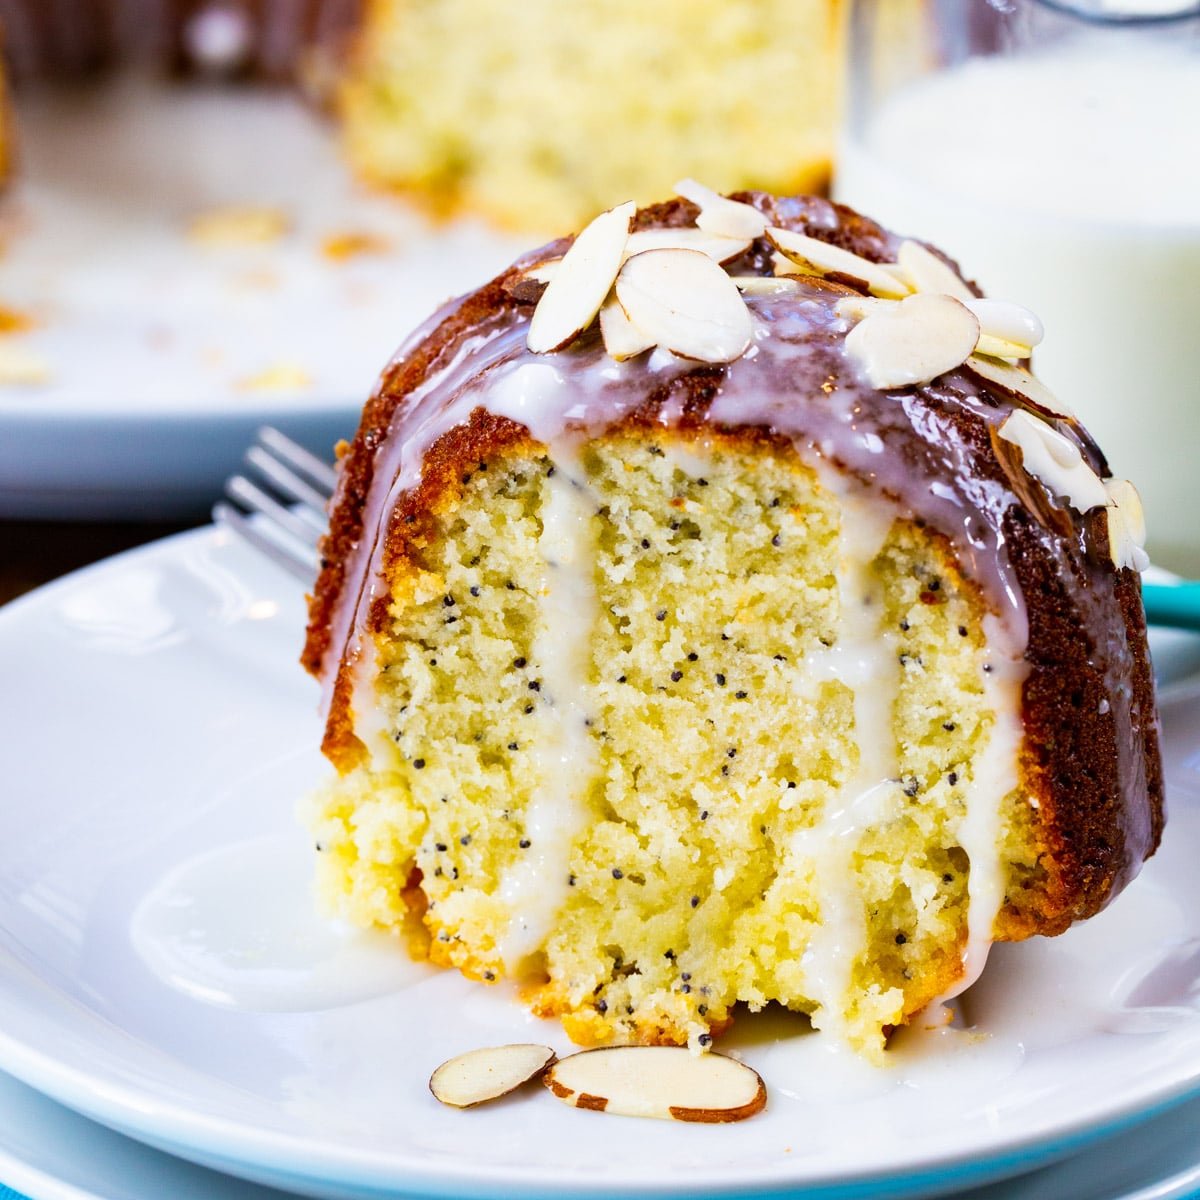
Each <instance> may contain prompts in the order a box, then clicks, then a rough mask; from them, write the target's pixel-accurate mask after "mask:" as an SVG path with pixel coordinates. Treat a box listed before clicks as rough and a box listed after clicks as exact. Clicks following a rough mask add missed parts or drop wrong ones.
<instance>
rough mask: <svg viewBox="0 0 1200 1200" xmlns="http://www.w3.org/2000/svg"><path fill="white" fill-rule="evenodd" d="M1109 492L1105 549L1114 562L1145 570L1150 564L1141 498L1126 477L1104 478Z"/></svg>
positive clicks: (1106, 510)
mask: <svg viewBox="0 0 1200 1200" xmlns="http://www.w3.org/2000/svg"><path fill="white" fill-rule="evenodd" d="M1104 490H1105V491H1106V492H1107V493H1108V504H1107V505H1106V506H1105V512H1106V514H1107V515H1108V549H1109V554H1111V556H1112V560H1113V563H1114V565H1116V566H1118V567H1129V568H1130V569H1131V570H1134V571H1144V570H1145V569H1146V568H1147V567H1148V566H1149V565H1150V556H1149V555H1148V554H1147V553H1146V550H1145V546H1146V514H1145V513H1144V512H1143V511H1142V498H1141V497H1140V496H1139V495H1138V492H1137V488H1135V487H1134V486H1133V484H1132V483H1130V482H1129V480H1128V479H1106V480H1105V481H1104Z"/></svg>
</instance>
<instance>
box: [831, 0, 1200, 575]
mask: <svg viewBox="0 0 1200 1200" xmlns="http://www.w3.org/2000/svg"><path fill="white" fill-rule="evenodd" d="M849 86H850V91H849V96H848V106H847V121H846V126H845V129H844V131H843V136H842V140H841V145H840V152H839V158H838V163H837V169H836V172H835V177H834V195H835V196H836V198H837V199H839V200H842V201H844V202H845V203H847V204H850V205H852V206H854V207H855V208H859V209H861V210H862V211H863V212H865V213H867V214H869V215H870V216H872V217H874V218H876V219H877V220H879V221H881V222H882V223H883V224H885V225H888V226H890V227H891V228H892V229H894V230H896V231H897V232H899V233H903V234H907V235H910V236H914V237H918V238H922V239H925V240H928V241H931V242H934V243H935V244H937V245H938V246H939V247H941V248H942V249H944V250H945V251H946V252H947V253H949V254H951V255H952V256H953V257H955V258H956V259H957V260H958V261H959V263H960V265H961V267H962V269H963V272H964V273H965V274H966V276H967V277H968V278H972V279H974V280H976V281H977V282H978V283H979V284H980V286H981V287H982V288H983V290H984V291H985V292H986V293H987V294H988V295H991V296H998V297H1002V298H1005V299H1010V300H1015V301H1017V302H1019V303H1021V304H1025V305H1027V306H1028V307H1029V308H1031V309H1033V310H1034V311H1035V312H1036V313H1037V314H1038V315H1039V316H1040V317H1041V318H1042V320H1043V322H1044V324H1045V327H1046V338H1045V341H1044V342H1043V344H1042V345H1041V346H1040V347H1038V349H1037V351H1036V352H1035V356H1034V365H1035V367H1036V369H1037V372H1038V374H1039V375H1040V376H1041V377H1042V379H1043V380H1044V381H1045V382H1046V383H1047V384H1049V385H1050V387H1052V388H1053V389H1054V390H1055V391H1056V392H1058V394H1059V395H1060V396H1061V398H1062V399H1063V400H1065V401H1066V402H1067V403H1068V404H1070V405H1071V406H1072V407H1073V408H1074V409H1075V410H1076V411H1077V412H1078V413H1079V416H1080V419H1081V420H1082V421H1083V423H1084V424H1085V425H1087V426H1088V428H1089V429H1090V430H1091V431H1092V433H1093V434H1095V436H1096V438H1097V440H1098V441H1099V442H1100V444H1101V446H1103V448H1104V449H1105V451H1106V453H1107V454H1108V457H1109V460H1110V463H1111V466H1112V468H1113V471H1114V472H1115V473H1116V474H1117V475H1121V476H1125V477H1127V478H1130V479H1132V480H1133V482H1134V483H1135V484H1136V485H1137V487H1138V489H1139V491H1140V492H1141V493H1142V497H1143V501H1144V503H1145V507H1146V515H1147V522H1148V528H1149V548H1150V551H1151V554H1152V555H1153V556H1154V557H1155V559H1156V561H1158V562H1160V563H1162V564H1163V565H1166V566H1170V567H1174V568H1175V569H1178V570H1183V571H1187V572H1190V573H1200V4H1196V3H1188V4H1180V3H1171V2H1170V0H1141V2H1140V3H1133V2H1127V3H1119V2H1117V0H1091V2H1090V3H1089V2H1083V0H1079V2H1074V3H1070V2H1068V0H1059V2H1055V3H1051V2H1049V0H942V2H938V0H932V2H926V3H914V0H895V2H892V0H858V2H857V3H855V4H854V5H853V7H852V11H851V32H850V85H849Z"/></svg>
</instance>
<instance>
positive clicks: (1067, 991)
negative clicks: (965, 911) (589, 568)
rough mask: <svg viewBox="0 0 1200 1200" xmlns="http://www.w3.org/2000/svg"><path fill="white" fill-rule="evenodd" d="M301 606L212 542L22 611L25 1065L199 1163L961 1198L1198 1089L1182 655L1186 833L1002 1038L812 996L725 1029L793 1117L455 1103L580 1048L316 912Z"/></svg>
mask: <svg viewBox="0 0 1200 1200" xmlns="http://www.w3.org/2000/svg"><path fill="white" fill-rule="evenodd" d="M303 617H304V610H303V598H302V596H301V594H300V589H299V588H297V587H296V586H295V585H293V584H292V583H290V582H289V581H288V580H287V579H286V578H285V577H283V576H282V575H281V574H279V573H278V572H277V571H276V570H275V569H274V568H273V567H272V566H271V565H270V564H269V563H266V562H263V561H261V560H259V559H257V558H256V557H255V556H254V555H253V553H252V552H250V551H249V550H247V549H245V548H244V547H242V546H241V545H238V544H235V543H232V542H230V541H229V540H228V539H227V538H226V536H225V535H224V534H222V533H220V532H218V531H215V530H211V529H209V530H202V531H199V532H196V533H193V534H188V535H184V536H182V537H179V538H175V539H171V540H168V541H166V542H161V543H158V544H156V545H153V546H150V547H147V548H144V549H142V550H139V551H135V552H132V553H130V554H127V555H124V556H122V557H120V558H117V559H113V560H110V561H109V562H107V563H103V564H100V565H98V566H97V567H94V568H91V569H89V570H87V571H85V572H82V573H80V574H78V575H76V576H73V577H71V578H68V579H66V580H64V581H61V582H59V583H57V584H54V585H52V586H50V587H48V588H45V589H43V590H42V591H40V592H38V593H35V594H34V595H32V596H30V597H27V598H25V599H23V600H20V601H17V602H15V603H13V604H11V605H9V606H8V607H7V608H6V609H4V610H2V611H0V678H3V679H4V681H5V683H6V685H7V688H8V695H9V697H10V702H9V705H8V706H7V711H6V716H5V721H4V723H3V728H0V756H2V759H3V761H4V763H5V767H6V772H5V774H6V779H5V786H4V789H3V791H2V792H0V821H2V822H3V828H4V831H5V836H4V838H3V839H0V1069H3V1070H5V1071H7V1072H9V1073H10V1074H12V1075H13V1076H15V1077H17V1078H18V1079H20V1080H21V1081H23V1082H24V1083H26V1084H28V1085H30V1086H32V1087H35V1088H37V1089H38V1090H39V1091H41V1092H43V1093H45V1094H46V1095H48V1096H50V1097H53V1098H54V1099H56V1100H58V1101H60V1102H61V1103H63V1104H65V1105H67V1106H69V1107H71V1108H73V1109H75V1110H77V1111H79V1112H81V1113H84V1114H86V1115H87V1116H90V1117H92V1118H94V1119H96V1120H98V1121H100V1122H102V1123H104V1124H106V1125H108V1126H110V1127H112V1128H114V1129H116V1130H118V1131H121V1132H123V1133H125V1134H128V1135H130V1136H132V1137H134V1138H136V1139H138V1140H140V1141H143V1142H145V1143H147V1144H149V1145H152V1146H156V1147H159V1148H162V1149H166V1150H168V1151H170V1152H171V1153H173V1154H176V1155H178V1156H180V1157H182V1158H186V1159H190V1160H192V1161H195V1162H199V1163H203V1164H207V1165H209V1166H213V1167H216V1168H217V1169H219V1170H221V1171H224V1172H228V1173H231V1174H233V1175H237V1176H240V1177H244V1178H247V1179H253V1180H257V1181H262V1182H267V1183H270V1184H272V1185H275V1186H279V1187H283V1188H286V1189H290V1190H293V1191H298V1192H302V1193H304V1194H308V1195H314V1196H326V1197H354V1198H356V1200H357V1198H361V1197H369V1196H380V1195H383V1194H388V1195H422V1196H443V1197H445V1196H454V1197H485V1198H488V1200H501V1198H510V1197H515V1196H521V1197H550V1196H553V1197H572V1198H580V1200H581V1198H584V1197H597V1196H612V1195H615V1194H621V1195H625V1196H638V1197H641V1196H659V1197H666V1196H688V1197H708V1196H711V1197H718V1196H720V1197H727V1196H728V1197H732V1196H735V1195H736V1196H752V1195H761V1196H766V1195H777V1194H781V1193H785V1192H788V1191H793V1190H803V1191H804V1192H805V1193H806V1194H811V1195H823V1196H826V1197H832V1196H839V1197H849V1196H854V1195H883V1194H887V1195H894V1196H900V1195H910V1196H916V1195H934V1194H939V1193H944V1192H946V1191H948V1190H952V1189H953V1188H962V1187H965V1186H968V1185H972V1184H978V1183H982V1182H984V1181H986V1180H988V1179H992V1178H999V1177H1001V1176H1003V1175H1006V1174H1007V1175H1012V1174H1016V1173H1018V1172H1022V1171H1029V1170H1032V1169H1033V1168H1035V1167H1038V1166H1040V1165H1044V1164H1046V1163H1048V1162H1050V1161H1052V1160H1054V1159H1056V1158H1063V1157H1065V1156H1066V1155H1067V1154H1068V1153H1070V1152H1072V1151H1074V1150H1078V1149H1082V1148H1085V1147H1087V1146H1088V1145H1089V1144H1090V1143H1096V1142H1098V1140H1099V1139H1100V1138H1102V1137H1105V1136H1108V1135H1110V1134H1114V1133H1117V1132H1119V1131H1120V1130H1122V1129H1124V1128H1126V1127H1128V1126H1131V1125H1133V1124H1134V1123H1136V1122H1138V1121H1141V1120H1144V1119H1146V1118H1148V1117H1149V1116H1151V1115H1153V1114H1155V1113H1156V1112H1158V1111H1160V1110H1163V1111H1165V1110H1166V1109H1167V1108H1168V1107H1169V1106H1171V1105H1172V1104H1176V1103H1180V1102H1182V1101H1184V1100H1185V1099H1187V1098H1188V1097H1190V1096H1192V1095H1194V1094H1197V1093H1200V872H1197V871H1196V870H1195V866H1194V863H1195V847H1196V846H1197V845H1200V688H1197V686H1196V685H1195V684H1194V683H1193V681H1191V680H1190V679H1189V678H1187V677H1183V676H1186V675H1187V672H1186V671H1184V672H1180V676H1181V677H1179V678H1177V679H1176V681H1175V682H1174V683H1173V684H1172V685H1171V686H1170V687H1169V688H1168V697H1167V699H1166V702H1165V703H1164V706H1163V715H1164V725H1165V734H1166V750H1167V772H1168V785H1169V797H1170V803H1171V808H1172V811H1171V820H1170V825H1169V828H1168V834H1167V838H1166V841H1165V843H1164V846H1163V848H1162V849H1161V850H1160V852H1159V853H1158V855H1156V857H1155V858H1154V859H1153V860H1152V861H1151V862H1150V863H1149V864H1147V866H1146V868H1145V869H1144V871H1143V872H1142V875H1141V876H1140V877H1139V878H1138V880H1137V881H1136V882H1135V883H1134V884H1133V885H1132V886H1131V887H1130V888H1129V889H1128V890H1127V891H1126V892H1125V893H1124V894H1123V895H1122V896H1121V897H1120V899H1119V900H1118V902H1116V903H1114V904H1113V905H1112V906H1110V907H1109V908H1108V909H1107V910H1106V911H1105V912H1103V913H1101V914H1100V915H1099V916H1097V917H1096V918H1094V919H1093V920H1091V921H1088V922H1086V923H1085V924H1083V925H1081V926H1079V927H1077V928H1075V929H1073V930H1071V931H1070V932H1069V933H1067V934H1065V935H1064V936H1062V937H1060V938H1056V939H1051V940H1045V941H1043V940H1035V941H1032V942H1029V943H1025V944H1022V945H1018V946H1000V947H997V948H996V950H995V951H994V953H993V957H992V961H991V962H990V964H989V967H988V970H987V972H986V973H985V976H984V978H983V979H982V980H981V981H980V983H979V984H978V985H976V987H975V988H973V989H972V990H971V992H970V993H969V994H968V995H967V996H966V997H965V998H964V1000H963V1002H962V1010H963V1017H964V1021H965V1024H966V1025H968V1026H970V1028H968V1029H957V1030H943V1031H940V1032H928V1031H922V1030H915V1031H912V1032H907V1031H906V1032H905V1033H904V1034H902V1035H900V1036H899V1037H898V1039H897V1044H896V1045H895V1046H894V1048H893V1049H892V1050H890V1051H889V1060H890V1065H889V1066H888V1067H887V1068H886V1069H882V1070H881V1069H878V1068H874V1067H870V1066H867V1065H865V1064H863V1063H861V1062H859V1061H857V1060H856V1059H854V1058H853V1057H852V1056H847V1055H845V1054H842V1053H839V1052H836V1051H835V1050H833V1049H831V1047H830V1046H829V1045H828V1044H827V1043H826V1042H825V1041H824V1040H823V1039H822V1038H820V1037H819V1036H815V1035H812V1034H811V1033H806V1032H805V1023H804V1022H803V1021H801V1020H799V1019H795V1018H791V1017H789V1016H788V1015H787V1014H781V1013H771V1012H768V1013H764V1014H761V1015H759V1016H758V1017H747V1018H745V1019H741V1020H739V1022H738V1024H737V1026H736V1027H735V1028H734V1030H733V1031H731V1035H730V1036H729V1037H727V1038H726V1039H723V1044H724V1047H725V1048H726V1049H727V1050H729V1051H730V1052H732V1053H735V1054H737V1055H739V1056H741V1057H744V1058H745V1059H746V1061H748V1062H750V1063H751V1064H752V1065H753V1066H755V1067H756V1068H757V1069H758V1070H759V1071H760V1073H761V1074H762V1075H763V1077H764V1078H765V1079H766V1082H767V1086H768V1089H769V1092H770V1096H771V1101H770V1104H769V1106H768V1109H767V1111H766V1112H765V1113H763V1114H761V1115H760V1116H758V1117H756V1118H754V1119H753V1120H750V1121H746V1122H743V1123H741V1124H738V1125H732V1126H723V1127H719V1128H703V1127H696V1126H686V1125H681V1124H678V1123H673V1122H654V1121H637V1120H629V1119H615V1118H611V1117H605V1116H602V1115H598V1114H595V1113H588V1112H581V1111H579V1110H576V1109H572V1108H568V1107H567V1106H565V1105H561V1104H558V1103H557V1102H555V1101H554V1100H553V1098H551V1097H550V1096H549V1095H548V1094H546V1093H545V1092H544V1091H543V1090H541V1089H537V1088H534V1089H530V1090H528V1091H526V1092H524V1093H522V1094H519V1095H515V1096H513V1097H510V1098H508V1099H507V1100H505V1101H502V1102H500V1103H497V1104H495V1105H489V1106H486V1107H484V1108H481V1109H478V1110H472V1111H469V1112H459V1111H452V1110H449V1109H446V1108H443V1107H441V1106H439V1105H438V1104H437V1103H436V1101H434V1100H433V1099H432V1097H431V1096H430V1095H429V1093H428V1091H427V1089H426V1080H427V1079H428V1076H429V1073H430V1071H431V1069H432V1068H433V1067H434V1066H435V1065H436V1064H437V1063H438V1062H440V1061H442V1060H443V1059H445V1058H447V1057H449V1056H450V1055H452V1054H454V1053H457V1052H460V1051H462V1050H465V1049H469V1048H474V1047H478V1046H483V1045H489V1044H497V1043H501V1042H510V1041H518V1040H521V1041H528V1040H537V1041H544V1042H546V1043H547V1044H549V1045H552V1046H554V1047H555V1048H557V1049H558V1050H560V1051H565V1050H567V1049H569V1046H568V1044H567V1043H566V1042H565V1040H564V1039H563V1037H562V1034H561V1031H560V1030H559V1029H558V1028H557V1026H556V1025H554V1024H551V1023H547V1022H542V1021H538V1020H536V1019H535V1018H533V1017H531V1016H529V1015H528V1014H527V1013H526V1012H525V1010H524V1009H523V1008H522V1007H521V1006H520V1005H519V1004H518V1003H517V1002H516V1001H515V999H514V997H513V996H512V995H511V993H509V992H508V991H507V990H505V989H504V988H503V987H497V988H490V989H489V988H481V987H479V986H477V985H472V984H469V983H467V982H466V981H464V980H462V979H461V978H459V977H458V976H457V975H456V974H453V973H450V972H436V971H433V970H431V969H429V968H419V967H415V966H411V965H409V964H406V963H405V961H404V959H403V957H402V956H401V955H399V954H398V953H396V952H395V950H394V948H392V947H387V946H382V947H381V945H380V944H379V941H378V939H370V938H364V937H363V936H362V935H355V934H352V933H350V932H348V931H345V930H340V929H336V928H333V927H329V926H324V925H322V924H321V923H320V922H319V921H318V919H317V918H316V917H315V915H314V910H313V906H312V904H311V902H310V898H309V897H308V896H307V895H306V879H307V869H308V866H307V864H308V855H309V853H310V848H309V846H308V844H307V839H306V837H305V835H304V833H303V831H302V829H301V827H300V825H299V824H298V823H297V821H296V816H295V810H296V808H297V805H298V804H299V803H300V802H301V801H302V800H303V798H304V796H305V794H306V793H307V792H308V791H309V790H310V789H311V788H312V787H313V786H314V784H315V783H316V782H317V781H319V780H320V779H321V778H322V777H323V775H324V772H325V769H326V768H325V767H324V765H323V762H322V760H321V759H320V756H319V755H318V754H317V752H316V749H315V747H316V744H317V741H318V737H319V728H318V722H317V719H316V716H315V709H316V701H317V695H316V687H315V685H313V684H312V683H311V682H310V681H308V680H306V679H305V677H304V676H303V675H302V674H301V672H300V670H299V668H298V667H297V666H296V656H297V653H298V648H299V641H300V637H301V629H302V624H303ZM1189 645H1190V643H1189ZM1174 653H1175V652H1174V651H1171V650H1170V649H1169V648H1168V649H1164V651H1163V654H1162V662H1161V664H1160V665H1161V667H1162V668H1163V669H1164V670H1169V666H1170V662H1171V661H1172V660H1173V656H1174ZM180 914H182V916H181V915H180ZM197 930H199V931H200V932H201V933H202V934H203V936H201V935H200V933H197ZM0 1144H2V1142H0ZM1064 1169H1065V1168H1064ZM10 1182H17V1180H16V1179H15V1178H14V1179H13V1180H11V1181H10ZM1014 1186H1015V1185H1014ZM1072 1194H1074V1193H1072Z"/></svg>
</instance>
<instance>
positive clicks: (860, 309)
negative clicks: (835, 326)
mask: <svg viewBox="0 0 1200 1200" xmlns="http://www.w3.org/2000/svg"><path fill="white" fill-rule="evenodd" d="M894 303H895V301H894V300H876V299H875V297H874V296H843V297H842V298H841V299H840V300H839V301H838V302H837V303H836V304H835V305H834V306H833V311H834V312H835V313H836V314H837V315H838V316H839V317H841V318H843V320H846V321H861V320H862V319H863V318H864V317H869V316H872V315H873V314H874V313H881V312H887V310H888V309H889V308H890V307H891V306H892V305H893V304H894Z"/></svg>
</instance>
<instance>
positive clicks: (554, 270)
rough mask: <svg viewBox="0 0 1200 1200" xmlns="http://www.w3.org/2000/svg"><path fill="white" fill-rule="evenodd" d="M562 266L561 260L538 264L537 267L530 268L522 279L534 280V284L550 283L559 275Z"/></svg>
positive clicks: (554, 259)
mask: <svg viewBox="0 0 1200 1200" xmlns="http://www.w3.org/2000/svg"><path fill="white" fill-rule="evenodd" d="M561 264H562V259H561V258H551V259H549V260H548V261H546V262H544V263H538V264H537V266H534V267H530V268H529V270H528V271H526V272H525V274H524V275H523V276H522V278H523V279H532V280H533V281H534V283H549V282H550V280H552V279H553V278H554V276H555V275H557V274H558V268H559V266H560V265H561Z"/></svg>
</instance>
